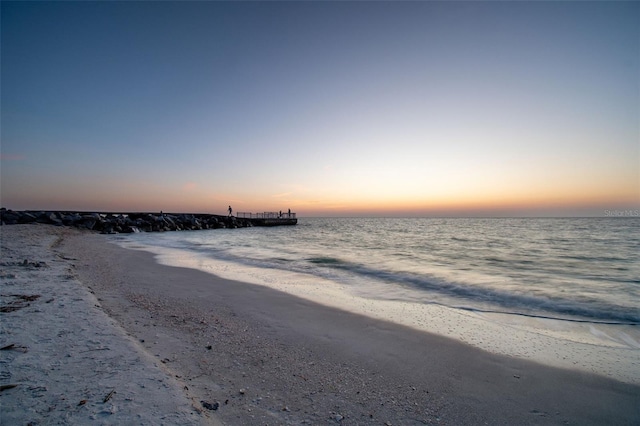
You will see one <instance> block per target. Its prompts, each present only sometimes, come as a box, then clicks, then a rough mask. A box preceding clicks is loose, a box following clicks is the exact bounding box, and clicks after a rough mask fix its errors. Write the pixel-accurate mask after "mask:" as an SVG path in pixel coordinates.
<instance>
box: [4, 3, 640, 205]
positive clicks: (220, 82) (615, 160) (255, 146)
mask: <svg viewBox="0 0 640 426" xmlns="http://www.w3.org/2000/svg"><path fill="white" fill-rule="evenodd" d="M0 7H1V29H0V31H1V40H0V42H1V64H0V66H1V69H0V70H1V74H0V75H1V104H0V112H1V128H0V129H1V132H0V135H1V142H0V156H1V157H0V158H1V162H0V167H1V168H0V177H1V182H0V191H1V192H0V198H1V204H2V207H6V208H9V209H13V210H83V211H84V210H88V211H104V212H107V211H112V212H113V211H116V212H118V211H119V212H122V211H126V212H132V211H149V212H151V211H161V210H162V211H165V212H193V213H214V214H225V213H226V210H227V206H228V205H231V206H232V207H233V209H234V211H235V212H238V211H240V212H263V211H279V210H283V211H286V210H287V209H291V211H293V212H296V213H298V215H299V216H494V215H495V216H504V215H508V216H603V215H606V214H607V212H610V211H622V210H624V209H630V210H635V212H636V214H637V212H638V209H640V125H639V123H640V3H638V2H597V1H589V2H578V1H576V2H483V1H478V2H463V1H461V2H429V1H427V2H419V1H418V2H366V1H365V2H297V3H296V2H278V1H275V2H207V1H199V2H189V1H185V2H171V1H168V2H153V1H151V2H46V1H45V2H11V1H2V3H1V6H0Z"/></svg>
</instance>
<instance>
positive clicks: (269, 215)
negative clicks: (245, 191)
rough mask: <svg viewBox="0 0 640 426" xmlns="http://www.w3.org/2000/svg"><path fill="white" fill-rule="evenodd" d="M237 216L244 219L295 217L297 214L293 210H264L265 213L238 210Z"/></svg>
mask: <svg viewBox="0 0 640 426" xmlns="http://www.w3.org/2000/svg"><path fill="white" fill-rule="evenodd" d="M236 217H238V218H242V219H295V218H296V214H295V213H292V212H263V213H248V212H238V213H236Z"/></svg>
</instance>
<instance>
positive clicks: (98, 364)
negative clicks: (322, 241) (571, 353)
mask: <svg viewBox="0 0 640 426" xmlns="http://www.w3.org/2000/svg"><path fill="white" fill-rule="evenodd" d="M0 231H1V232H2V234H1V235H2V271H1V272H0V274H1V275H0V277H1V279H2V289H1V294H2V306H3V307H4V306H16V307H17V306H18V305H20V304H22V305H24V306H22V307H21V308H20V309H17V310H13V311H10V312H4V313H0V315H1V317H0V318H2V334H1V335H0V347H1V346H6V345H9V344H14V347H13V348H12V349H9V350H3V351H0V362H1V364H0V365H2V370H1V373H0V374H1V376H0V384H1V385H7V384H17V385H18V386H16V387H14V388H10V389H5V390H3V391H2V392H1V393H0V409H1V417H0V423H1V424H28V423H29V422H34V424H35V423H41V424H51V423H58V424H84V423H90V422H96V423H104V424H199V423H203V424H206V423H216V422H219V423H222V424H228V425H244V424H246V425H258V424H332V423H333V424H343V425H353V424H365V425H369V424H371V425H376V424H378V425H384V424H390V425H403V424H447V425H459V424H519V425H523V424H536V425H538V424H580V425H588V424H607V425H613V424H629V425H631V424H639V423H640V387H639V386H636V385H632V384H626V383H622V382H618V381H615V380H611V379H608V378H604V377H600V376H596V375H593V374H589V373H585V372H579V371H571V370H564V369H558V368H553V367H547V366H543V365H540V364H535V363H533V362H530V361H525V360H520V359H517V358H513V357H506V356H500V355H495V354H491V353H488V352H485V351H482V350H480V349H477V348H473V347H471V346H468V345H466V344H464V343H460V342H458V341H454V340H451V339H447V338H444V337H441V336H437V335H433V334H429V333H425V332H421V331H418V330H415V329H412V328H409V327H404V326H401V325H396V324H391V323H388V322H384V321H380V320H376V319H372V318H368V317H364V316H359V315H355V314H351V313H348V312H345V311H341V310H338V309H333V308H329V307H326V306H322V305H318V304H315V303H313V302H311V301H308V300H303V299H299V298H296V297H294V296H291V295H288V294H284V293H281V292H278V291H274V290H272V289H268V288H265V287H261V286H256V285H251V284H246V283H242V282H237V281H230V280H224V279H221V278H218V277H215V276H213V275H211V274H207V273H204V272H201V271H197V270H192V269H182V268H175V267H170V266H164V265H159V264H157V263H156V262H155V261H154V259H153V256H152V255H151V254H149V253H146V252H143V251H135V250H125V249H123V248H120V247H117V246H115V245H113V244H109V243H106V242H105V240H104V237H103V236H101V235H96V234H88V233H81V232H78V231H76V230H71V229H64V228H54V227H49V226H37V225H27V226H21V225H14V226H8V227H2V228H0ZM212 232H215V231H212ZM24 259H27V264H26V265H25V264H24ZM42 262H44V264H42ZM38 265H39V266H38ZM36 294H37V295H40V297H39V298H37V299H35V300H33V301H25V300H23V299H20V298H17V297H16V296H14V295H27V296H28V295H36ZM94 295H95V296H94ZM27 304H28V306H27ZM112 390H115V392H116V393H114V394H112V396H111V398H109V400H108V401H106V402H104V399H105V398H106V397H107V396H108V395H109V394H110V392H111V391H112ZM83 401H86V402H84V403H82V402H83ZM203 401H204V403H205V404H204V405H207V406H208V407H211V408H215V407H217V409H216V410H210V409H207V408H205V407H204V406H203Z"/></svg>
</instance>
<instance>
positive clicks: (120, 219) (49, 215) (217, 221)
mask: <svg viewBox="0 0 640 426" xmlns="http://www.w3.org/2000/svg"><path fill="white" fill-rule="evenodd" d="M0 223H1V224H2V225H14V224H22V223H44V224H49V225H57V226H71V227H75V228H82V229H89V230H91V231H96V232H101V233H103V234H115V233H133V232H163V231H187V230H202V229H218V228H246V227H250V226H253V223H252V222H251V220H249V219H245V218H237V217H234V216H221V215H214V214H191V213H163V212H159V213H93V212H92V213H90V212H69V211H34V210H25V211H14V210H9V209H6V208H2V209H0Z"/></svg>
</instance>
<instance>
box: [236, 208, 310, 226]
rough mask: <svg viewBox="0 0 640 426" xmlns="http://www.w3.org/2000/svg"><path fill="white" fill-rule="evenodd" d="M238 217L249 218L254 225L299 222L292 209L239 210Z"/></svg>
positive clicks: (292, 223) (283, 224) (281, 224)
mask: <svg viewBox="0 0 640 426" xmlns="http://www.w3.org/2000/svg"><path fill="white" fill-rule="evenodd" d="M236 217H237V218H238V219H244V220H248V221H249V223H251V225H253V226H287V225H296V224H297V223H298V218H297V217H296V214H295V213H291V211H288V212H264V213H246V212H238V213H237V215H236Z"/></svg>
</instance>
